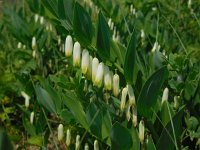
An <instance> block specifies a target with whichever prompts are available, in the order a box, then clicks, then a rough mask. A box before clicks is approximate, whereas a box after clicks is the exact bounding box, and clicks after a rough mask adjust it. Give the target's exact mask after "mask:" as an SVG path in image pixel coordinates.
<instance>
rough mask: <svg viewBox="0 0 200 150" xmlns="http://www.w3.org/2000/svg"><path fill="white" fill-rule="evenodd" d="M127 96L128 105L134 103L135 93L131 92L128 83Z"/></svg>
mask: <svg viewBox="0 0 200 150" xmlns="http://www.w3.org/2000/svg"><path fill="white" fill-rule="evenodd" d="M127 89H128V96H129V105H130V106H131V105H135V95H134V92H133V88H132V86H131V85H130V84H127Z"/></svg>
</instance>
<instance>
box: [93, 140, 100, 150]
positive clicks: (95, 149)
mask: <svg viewBox="0 0 200 150" xmlns="http://www.w3.org/2000/svg"><path fill="white" fill-rule="evenodd" d="M94 150H99V144H98V141H97V140H95V141H94Z"/></svg>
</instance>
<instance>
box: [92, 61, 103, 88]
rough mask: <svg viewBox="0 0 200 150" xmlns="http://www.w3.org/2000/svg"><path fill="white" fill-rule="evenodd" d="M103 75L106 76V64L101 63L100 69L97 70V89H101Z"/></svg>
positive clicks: (95, 83)
mask: <svg viewBox="0 0 200 150" xmlns="http://www.w3.org/2000/svg"><path fill="white" fill-rule="evenodd" d="M103 75H104V63H103V62H101V63H99V65H98V68H97V73H96V78H95V82H94V85H96V86H97V87H101V85H102V81H103Z"/></svg>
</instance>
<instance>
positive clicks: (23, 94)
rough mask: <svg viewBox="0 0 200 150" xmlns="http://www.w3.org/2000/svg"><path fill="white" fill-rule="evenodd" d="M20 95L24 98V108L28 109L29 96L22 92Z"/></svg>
mask: <svg viewBox="0 0 200 150" xmlns="http://www.w3.org/2000/svg"><path fill="white" fill-rule="evenodd" d="M21 94H22V97H24V99H25V107H26V108H28V107H29V104H30V99H31V98H30V96H29V95H28V94H27V93H25V92H24V91H21Z"/></svg>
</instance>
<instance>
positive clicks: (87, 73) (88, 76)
mask: <svg viewBox="0 0 200 150" xmlns="http://www.w3.org/2000/svg"><path fill="white" fill-rule="evenodd" d="M92 60H93V58H92V56H90V61H89V67H88V69H87V72H86V77H87V79H88V80H91V79H92Z"/></svg>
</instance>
